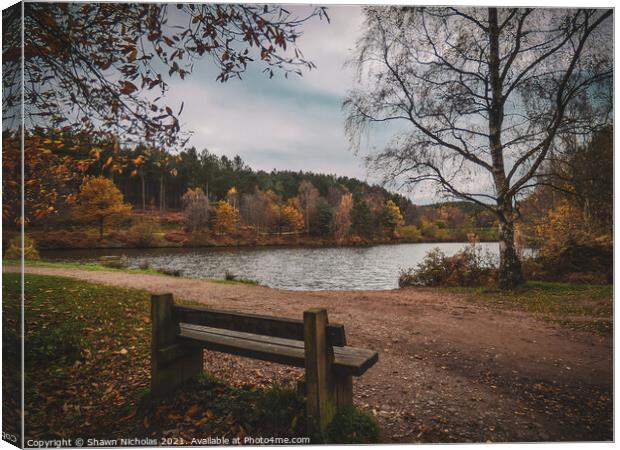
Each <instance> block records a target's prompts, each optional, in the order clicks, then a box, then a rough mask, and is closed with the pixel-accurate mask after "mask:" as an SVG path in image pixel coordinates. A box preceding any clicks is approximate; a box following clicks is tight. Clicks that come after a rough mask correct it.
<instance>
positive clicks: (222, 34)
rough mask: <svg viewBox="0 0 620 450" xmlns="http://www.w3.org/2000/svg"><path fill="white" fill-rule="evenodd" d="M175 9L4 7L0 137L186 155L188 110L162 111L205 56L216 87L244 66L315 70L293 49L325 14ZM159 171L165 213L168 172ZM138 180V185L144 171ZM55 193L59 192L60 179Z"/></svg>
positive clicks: (253, 8)
mask: <svg viewBox="0 0 620 450" xmlns="http://www.w3.org/2000/svg"><path fill="white" fill-rule="evenodd" d="M172 8H173V6H172V5H167V4H155V3H96V2H91V3H53V2H38V3H37V2H30V3H27V4H23V16H22V4H21V3H20V4H16V5H14V6H12V7H10V8H6V9H4V10H3V11H2V20H3V27H4V28H3V30H4V31H3V48H2V55H3V57H2V71H3V77H2V82H3V95H2V107H3V113H4V114H3V119H4V120H3V131H6V130H8V129H11V130H12V131H13V132H14V133H16V134H17V135H19V134H20V133H21V131H20V130H19V128H21V127H24V128H26V132H27V133H39V134H41V133H40V131H41V130H55V131H56V132H71V133H73V134H74V135H75V136H80V137H81V138H83V139H84V143H92V141H93V139H95V137H96V136H98V137H99V138H102V137H103V138H106V139H109V140H112V139H114V140H115V141H116V142H115V144H116V146H118V145H119V142H118V137H119V136H122V139H123V141H124V142H123V143H125V144H129V143H132V144H138V143H140V142H144V141H146V142H150V143H157V144H158V145H161V146H165V147H167V148H172V147H175V146H178V147H182V146H183V145H184V144H185V142H186V141H187V138H188V134H187V132H185V131H184V130H182V129H181V126H180V123H179V117H180V115H181V113H182V111H183V106H184V105H183V104H181V105H171V106H169V105H166V104H164V101H165V94H166V92H167V91H168V89H169V86H168V80H169V79H172V78H173V77H179V78H181V79H185V78H186V77H187V76H188V75H190V72H191V71H192V69H193V67H194V65H195V62H196V60H197V59H200V58H204V57H206V56H208V57H209V59H210V60H211V61H212V63H213V64H214V65H215V66H216V67H217V68H218V75H217V79H218V80H219V81H221V82H226V81H228V80H229V79H231V78H241V76H242V74H243V73H244V72H245V70H246V68H247V67H248V65H250V64H256V65H263V67H264V72H265V73H266V74H267V75H268V76H269V77H273V76H274V73H275V72H277V71H280V72H283V73H284V74H285V76H288V75H289V74H291V73H295V74H299V75H301V70H302V69H308V70H309V69H312V68H314V67H315V66H314V64H313V63H312V62H310V61H307V60H305V59H304V57H303V56H302V54H301V52H300V51H299V49H298V46H297V43H298V41H299V38H300V36H301V34H302V33H301V28H302V26H303V24H304V23H306V22H307V21H308V20H310V19H312V18H315V17H319V18H321V19H322V18H327V20H329V18H328V17H327V14H326V9H325V8H322V7H316V8H310V9H309V10H308V13H307V14H306V15H301V16H297V15H295V14H293V13H290V12H288V11H287V10H286V9H285V8H283V7H282V6H279V5H233V4H228V5H215V4H179V5H176V10H175V9H172ZM22 71H23V72H22ZM22 73H23V79H22ZM22 88H23V90H24V92H23V98H24V115H23V122H22V113H21V107H20V105H21V101H22ZM14 154H18V153H15V152H9V153H7V156H14ZM30 156H32V157H37V158H38V159H36V160H35V159H32V158H29V159H27V160H25V164H26V165H28V164H33V166H46V165H47V163H48V161H49V159H50V154H49V153H40V152H39V153H37V152H32V153H31V155H30ZM107 158H109V157H107ZM14 159H15V160H17V159H18V158H17V157H15V158H14ZM84 161H85V162H92V158H91V159H88V160H84ZM106 161H107V164H108V165H110V161H108V160H107V159H106ZM122 165H124V164H121V166H122ZM161 168H162V172H161V177H160V182H161V183H160V209H162V210H163V209H165V207H166V204H165V195H166V191H165V181H164V178H165V176H164V170H165V166H162V167H161ZM27 172H28V169H27ZM52 175H54V172H51V173H50V177H51V176H52ZM136 175H139V176H140V177H141V180H142V182H143V184H144V181H145V180H144V178H145V174H144V171H142V170H139V171H137V172H136ZM33 180H37V178H36V177H35V178H33ZM24 181H27V180H24ZM19 184H21V183H19ZM57 185H58V186H62V185H63V182H62V179H59V180H58V182H57ZM205 191H207V192H208V189H206V188H205ZM16 192H17V193H18V194H19V190H17V191H16ZM18 196H19V197H21V194H19V195H18ZM63 198H64V196H56V197H54V198H52V197H49V200H50V202H49V203H47V204H28V201H29V198H26V203H27V206H28V207H29V208H30V209H31V210H36V211H38V212H41V211H47V210H48V207H51V211H50V212H52V211H55V210H56V208H57V205H56V204H55V202H56V201H59V200H62V199H63ZM39 199H41V200H42V199H43V197H39ZM145 204H146V200H144V201H143V206H144V205H145ZM15 208H16V207H15ZM37 214H38V213H37ZM37 217H38V218H41V217H43V216H42V215H37ZM26 220H28V219H26Z"/></svg>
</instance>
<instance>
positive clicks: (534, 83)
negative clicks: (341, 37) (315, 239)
mask: <svg viewBox="0 0 620 450" xmlns="http://www.w3.org/2000/svg"><path fill="white" fill-rule="evenodd" d="M365 11H366V24H365V27H366V30H365V33H364V36H363V37H362V38H361V39H360V41H359V42H358V46H357V59H356V64H357V66H358V68H359V74H360V75H359V76H360V81H361V85H362V86H363V87H361V88H358V89H355V90H353V91H352V92H350V94H349V96H348V98H347V100H346V101H345V104H344V106H345V108H346V110H347V124H346V128H347V132H348V134H349V137H350V139H351V143H352V145H353V146H354V148H357V146H358V145H359V141H360V137H361V136H363V131H364V130H365V129H366V128H367V127H368V126H371V125H372V124H375V123H385V122H395V123H400V124H401V128H400V129H402V130H403V132H402V133H400V134H398V135H396V136H395V137H394V139H393V140H392V141H391V142H390V143H389V144H388V145H387V146H386V148H385V149H384V150H383V151H380V152H378V153H375V155H374V158H373V160H372V162H373V164H374V166H375V167H377V168H379V169H380V170H382V171H383V173H384V174H385V176H386V180H388V181H395V180H398V181H400V182H404V183H405V184H406V185H409V186H413V185H415V184H418V183H430V184H432V185H434V186H435V187H437V188H438V189H439V191H440V192H442V193H443V194H445V195H447V196H450V197H453V198H458V199H463V200H468V201H471V202H475V203H478V204H479V205H482V206H484V207H485V208H487V209H489V210H490V211H492V212H493V214H494V215H495V216H496V217H497V220H498V222H499V231H500V232H499V240H500V270H499V283H500V285H501V286H503V287H507V288H509V287H513V286H516V285H518V284H520V283H521V282H522V281H523V276H522V272H521V264H520V261H519V258H518V256H517V253H516V250H515V245H514V223H515V220H517V218H518V216H519V211H518V200H519V198H520V197H522V196H523V195H524V194H525V193H527V191H528V190H530V189H531V188H532V186H533V184H535V181H536V178H535V175H536V174H537V173H538V172H539V169H540V168H541V167H542V164H543V162H544V161H545V160H546V159H547V158H548V156H549V154H550V152H551V150H552V149H553V148H554V146H555V145H556V144H557V143H558V139H559V136H561V135H562V134H566V133H573V134H578V133H588V132H590V130H591V129H592V128H593V127H596V126H600V125H602V124H604V123H605V122H606V121H607V120H608V119H609V112H610V110H611V102H610V98H611V96H610V94H609V93H610V88H611V77H612V69H613V57H612V52H611V44H610V43H611V22H612V21H611V19H610V17H611V15H612V11H611V10H602V9H598V10H574V9H562V10H559V9H553V10H551V9H501V10H498V9H497V8H488V9H483V8H463V9H456V8H401V7H388V8H385V7H371V8H366V10H365Z"/></svg>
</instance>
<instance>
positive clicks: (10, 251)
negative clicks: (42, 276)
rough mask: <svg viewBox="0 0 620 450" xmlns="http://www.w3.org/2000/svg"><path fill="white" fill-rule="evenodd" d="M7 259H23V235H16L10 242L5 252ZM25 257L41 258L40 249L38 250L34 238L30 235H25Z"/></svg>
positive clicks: (27, 258) (28, 258)
mask: <svg viewBox="0 0 620 450" xmlns="http://www.w3.org/2000/svg"><path fill="white" fill-rule="evenodd" d="M4 257H5V258H6V259H21V257H22V239H21V235H20V234H18V235H16V236H15V237H14V238H13V239H11V242H9V248H7V250H6V253H5V254H4ZM24 259H26V260H39V259H41V257H40V256H39V251H38V250H37V247H36V243H35V241H34V239H32V238H31V237H29V236H28V235H24Z"/></svg>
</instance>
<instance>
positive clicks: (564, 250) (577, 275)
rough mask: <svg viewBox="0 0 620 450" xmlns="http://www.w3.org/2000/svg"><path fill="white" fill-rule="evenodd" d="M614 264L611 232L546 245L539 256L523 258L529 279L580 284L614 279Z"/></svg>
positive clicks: (600, 282) (601, 282) (524, 269)
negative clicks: (592, 237) (607, 234)
mask: <svg viewBox="0 0 620 450" xmlns="http://www.w3.org/2000/svg"><path fill="white" fill-rule="evenodd" d="M613 267H614V264H613V242H612V240H611V238H610V237H608V236H601V237H599V238H597V239H589V240H588V239H567V240H565V241H561V242H558V243H556V244H555V245H553V246H551V245H547V246H545V247H543V249H541V251H540V254H539V255H538V256H537V257H536V258H532V259H528V260H525V261H524V262H523V272H524V275H525V276H526V277H527V278H529V279H533V280H541V281H561V282H566V283H579V284H582V283H585V284H606V283H612V282H613Z"/></svg>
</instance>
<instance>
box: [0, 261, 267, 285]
mask: <svg viewBox="0 0 620 450" xmlns="http://www.w3.org/2000/svg"><path fill="white" fill-rule="evenodd" d="M20 264H21V262H20V261H18V260H9V259H4V260H2V266H3V267H6V266H19V265H20ZM26 267H45V268H52V269H78V270H92V271H96V272H123V273H136V274H145V275H163V276H171V277H176V278H178V277H181V278H188V277H183V275H180V273H177V272H175V271H166V270H163V269H155V268H153V267H148V268H130V267H125V268H117V267H108V266H104V265H101V264H96V263H81V262H71V261H45V260H38V261H35V260H29V261H26ZM205 280H207V281H210V282H212V283H220V284H251V285H260V282H258V281H256V280H251V279H249V278H243V277H237V276H236V275H232V276H230V275H229V274H227V275H226V276H225V278H205Z"/></svg>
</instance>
